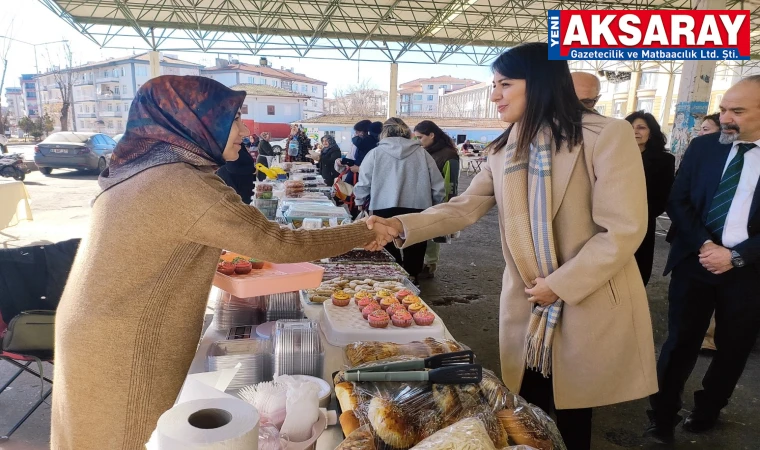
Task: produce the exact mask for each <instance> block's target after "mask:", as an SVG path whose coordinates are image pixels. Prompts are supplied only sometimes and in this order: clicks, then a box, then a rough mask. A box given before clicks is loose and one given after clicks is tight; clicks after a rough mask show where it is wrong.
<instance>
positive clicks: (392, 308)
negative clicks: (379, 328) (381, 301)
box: [385, 303, 406, 316]
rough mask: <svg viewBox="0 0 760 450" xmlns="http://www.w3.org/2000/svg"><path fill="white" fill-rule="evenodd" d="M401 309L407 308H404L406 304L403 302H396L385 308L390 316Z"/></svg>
mask: <svg viewBox="0 0 760 450" xmlns="http://www.w3.org/2000/svg"><path fill="white" fill-rule="evenodd" d="M401 309H403V310H404V311H406V308H404V305H402V304H401V303H395V304H393V305H391V306H389V307H388V309H386V310H385V312H387V313H388V315H389V316H393V314H394V313H395V312H396V311H398V310H401Z"/></svg>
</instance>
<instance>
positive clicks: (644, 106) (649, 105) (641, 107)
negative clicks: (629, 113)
mask: <svg viewBox="0 0 760 450" xmlns="http://www.w3.org/2000/svg"><path fill="white" fill-rule="evenodd" d="M636 111H644V112H648V113H650V114H651V113H652V111H654V99H653V98H640V99H639V101H638V102H636Z"/></svg>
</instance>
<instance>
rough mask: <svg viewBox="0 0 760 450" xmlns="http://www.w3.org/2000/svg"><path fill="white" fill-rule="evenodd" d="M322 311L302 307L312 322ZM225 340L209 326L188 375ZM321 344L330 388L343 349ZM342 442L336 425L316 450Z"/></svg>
mask: <svg viewBox="0 0 760 450" xmlns="http://www.w3.org/2000/svg"><path fill="white" fill-rule="evenodd" d="M210 298H216V288H214V289H212V291H211V297H210ZM322 309H323V306H321V305H320V306H317V305H304V313H305V314H306V317H307V318H309V319H312V320H319V318H320V315H321V314H322ZM445 336H446V338H448V339H453V338H452V336H451V334H450V333H449V331H448V329H446V331H445ZM226 338H227V334H226V333H225V332H221V331H216V329H215V328H214V327H213V324H212V325H211V326H209V327H208V328H207V329H206V332H205V333H204V335H203V338H202V339H201V342H200V345H199V346H198V351H197V352H196V354H195V358H194V359H193V363H192V364H191V365H190V370H189V371H188V375H192V374H194V373H201V372H206V355H207V354H208V349H209V347H210V346H211V344H212V343H214V342H216V341H222V340H225V339H226ZM322 343H323V344H324V346H325V363H324V369H323V373H322V378H323V379H324V380H326V381H327V382H328V383H330V386H332V384H333V381H332V374H333V373H334V372H337V371H338V370H341V369H343V367H344V364H345V362H344V357H343V348H342V347H335V346H333V345H330V344H329V343H328V342H327V339H325V336H324V334H322ZM328 409H332V410H335V409H337V408H336V400H335V395H334V394H333V398H332V403H331V406H330V407H329V408H328ZM342 441H343V430H342V429H341V427H340V425H339V424H338V425H334V426H331V427H328V428H327V429H326V430H325V431H324V433H322V436H320V438H319V439H318V440H317V448H316V450H335V447H337V446H338V445H339V444H340V443H341V442H342Z"/></svg>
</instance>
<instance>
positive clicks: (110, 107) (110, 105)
mask: <svg viewBox="0 0 760 450" xmlns="http://www.w3.org/2000/svg"><path fill="white" fill-rule="evenodd" d="M106 109H107V110H108V111H113V105H112V104H110V103H109V104H108V107H106Z"/></svg>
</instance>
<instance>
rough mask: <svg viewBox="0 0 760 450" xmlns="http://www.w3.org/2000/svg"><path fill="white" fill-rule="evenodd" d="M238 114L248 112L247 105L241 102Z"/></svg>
mask: <svg viewBox="0 0 760 450" xmlns="http://www.w3.org/2000/svg"><path fill="white" fill-rule="evenodd" d="M240 114H248V105H246V104H245V103H243V106H241V107H240Z"/></svg>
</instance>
